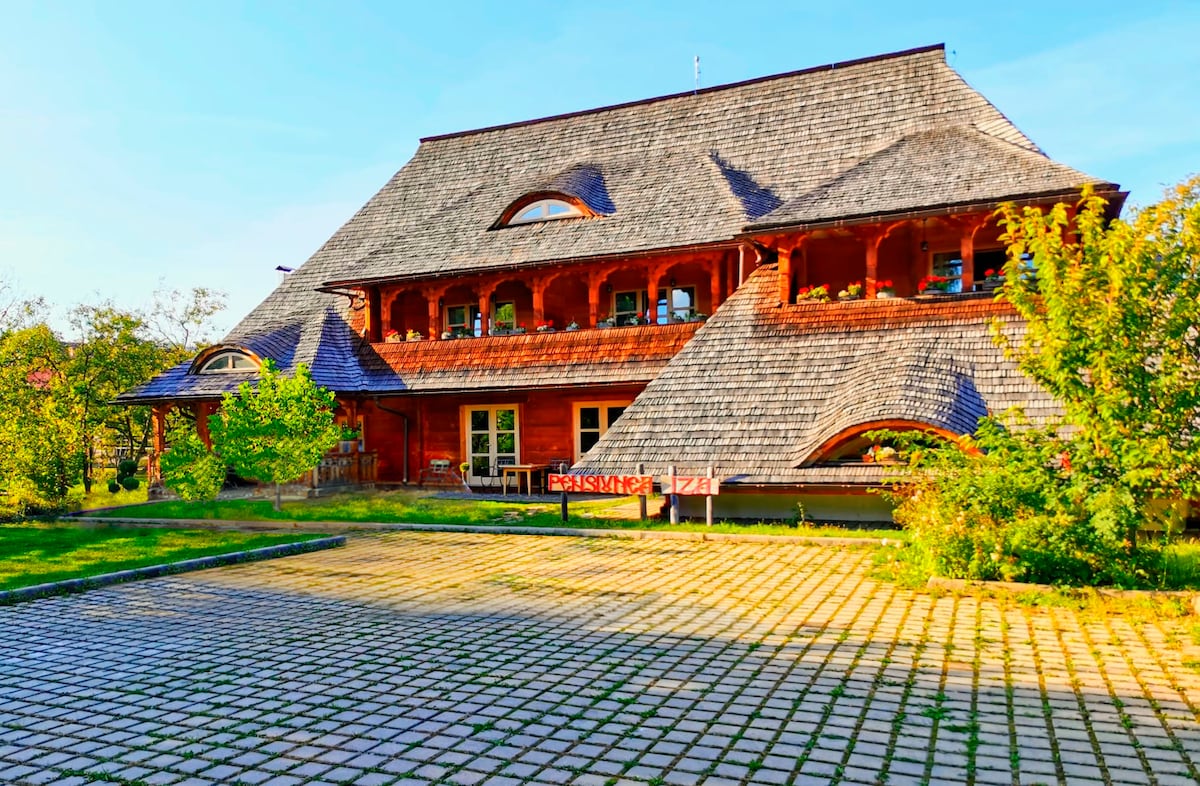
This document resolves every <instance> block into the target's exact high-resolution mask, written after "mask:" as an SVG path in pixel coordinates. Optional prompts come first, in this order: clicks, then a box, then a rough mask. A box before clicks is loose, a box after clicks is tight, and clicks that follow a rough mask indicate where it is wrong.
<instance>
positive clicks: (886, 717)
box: [0, 533, 1200, 786]
mask: <svg viewBox="0 0 1200 786" xmlns="http://www.w3.org/2000/svg"><path fill="white" fill-rule="evenodd" d="M870 559H871V552H870V551H869V550H866V549H863V550H853V549H846V550H839V549H834V548H821V547H810V546H803V545H796V544H763V543H703V542H673V541H663V540H653V541H652V540H646V541H632V540H607V539H603V540H602V539H586V538H553V537H530V536H497V535H461V534H447V533H389V534H383V535H371V536H361V537H356V538H353V539H352V540H351V542H350V544H349V545H348V546H347V547H346V548H344V549H339V550H336V551H326V552H319V553H316V554H310V555H303V556H296V557H288V558H286V559H280V560H275V561H271V562H264V563H258V564H253V565H245V566H238V567H231V568H223V569H219V570H211V571H206V572H203V573H193V574H188V575H183V576H178V577H174V578H169V579H160V580H153V581H144V582H139V583H136V584H128V585H124V586H120V587H113V588H108V589H104V590H98V591H93V592H90V593H87V594H85V595H78V596H73V597H66V598H55V599H44V600H40V601H35V602H32V603H26V604H21V605H18V606H12V607H8V608H2V609H0V783H4V784H44V783H56V784H83V783H89V782H92V783H115V784H187V786H203V785H204V784H237V783H242V784H270V786H292V785H293V784H294V785H297V786H298V785H299V784H307V785H308V786H316V785H317V784H339V783H340V784H363V785H364V786H380V785H383V784H395V783H406V784H407V783H414V784H415V783H422V784H428V783H448V784H449V783H456V784H475V783H481V784H492V785H495V784H510V785H512V786H517V784H565V783H572V784H606V783H609V784H626V783H639V784H647V783H649V784H679V785H680V786H684V785H686V784H700V783H702V784H706V786H719V785H723V784H782V783H835V782H836V783H846V784H871V783H876V784H881V783H886V784H888V786H897V785H898V784H907V783H968V784H970V783H975V784H1018V783H1020V784H1025V783H1054V782H1067V783H1078V784H1100V783H1108V784H1140V783H1158V784H1164V786H1166V785H1167V784H1184V783H1188V784H1191V783H1197V782H1200V778H1198V771H1197V768H1198V767H1200V723H1198V716H1197V707H1198V705H1200V675H1198V674H1197V672H1196V669H1197V667H1198V666H1200V647H1198V646H1197V645H1196V644H1195V642H1194V640H1193V638H1192V636H1193V630H1192V624H1193V622H1194V618H1191V619H1188V618H1184V619H1162V618H1155V617H1154V616H1152V615H1150V616H1147V617H1146V618H1144V619H1141V620H1137V619H1130V618H1127V617H1124V616H1103V615H1094V616H1093V615H1084V614H1081V613H1079V612H1076V611H1074V610H1070V609H1066V608H1028V607H1024V606H1021V605H1019V604H1016V603H1014V602H1011V601H1006V602H999V601H991V600H980V599H978V598H976V597H974V596H958V597H956V596H953V595H946V596H942V597H932V596H930V595H927V594H922V593H912V592H908V591H904V590H898V589H897V588H895V587H894V586H892V585H890V584H885V583H877V582H875V581H872V580H871V579H869V578H868V577H867V571H866V568H867V566H868V565H869V563H870Z"/></svg>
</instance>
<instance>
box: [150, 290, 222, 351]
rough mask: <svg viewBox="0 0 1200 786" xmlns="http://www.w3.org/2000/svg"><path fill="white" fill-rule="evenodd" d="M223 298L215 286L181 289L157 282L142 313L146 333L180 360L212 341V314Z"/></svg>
mask: <svg viewBox="0 0 1200 786" xmlns="http://www.w3.org/2000/svg"><path fill="white" fill-rule="evenodd" d="M225 300H226V295H225V293H224V292H220V291H218V290H215V289H206V288H205V287H195V288H193V289H192V290H190V291H188V292H183V291H181V290H178V289H167V288H165V287H161V286H160V287H159V288H158V289H156V290H155V291H154V305H153V306H152V307H151V309H150V313H149V314H148V315H147V317H146V322H147V325H148V327H149V329H150V334H151V336H152V337H153V338H154V340H155V341H157V342H158V343H159V344H161V345H162V346H164V347H166V348H168V349H170V350H172V351H173V353H174V354H175V356H176V358H177V359H176V362H179V361H182V360H184V359H186V358H187V357H189V356H190V355H192V354H194V353H195V352H196V351H197V350H198V349H202V348H203V347H205V346H207V345H209V344H211V343H212V342H213V336H212V327H213V326H212V318H213V317H214V316H216V315H217V314H219V313H221V312H222V311H224V310H225Z"/></svg>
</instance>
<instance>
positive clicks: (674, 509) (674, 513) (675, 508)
mask: <svg viewBox="0 0 1200 786" xmlns="http://www.w3.org/2000/svg"><path fill="white" fill-rule="evenodd" d="M667 473H668V475H667V476H668V477H669V478H670V479H671V497H670V499H671V525H672V526H674V525H676V524H678V523H679V495H678V494H676V493H675V465H674V464H672V465H671V466H670V467H668V468H667Z"/></svg>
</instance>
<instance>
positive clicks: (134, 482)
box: [121, 475, 142, 491]
mask: <svg viewBox="0 0 1200 786" xmlns="http://www.w3.org/2000/svg"><path fill="white" fill-rule="evenodd" d="M140 485H142V483H141V481H140V480H138V479H137V478H135V477H133V476H132V475H130V476H129V477H127V478H121V487H122V488H123V489H125V490H126V491H136V490H137V487H138V486H140Z"/></svg>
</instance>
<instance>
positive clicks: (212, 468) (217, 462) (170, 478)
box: [159, 426, 225, 502]
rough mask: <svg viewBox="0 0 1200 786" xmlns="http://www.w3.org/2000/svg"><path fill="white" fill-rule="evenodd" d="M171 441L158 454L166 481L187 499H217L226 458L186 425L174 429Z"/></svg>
mask: <svg viewBox="0 0 1200 786" xmlns="http://www.w3.org/2000/svg"><path fill="white" fill-rule="evenodd" d="M168 444H169V445H170V448H169V449H168V450H167V451H166V452H164V453H163V454H162V456H161V457H160V458H159V466H160V468H161V470H162V479H163V485H165V486H166V487H167V488H169V489H170V490H171V491H174V492H175V493H176V494H178V495H179V497H180V499H183V500H185V501H187V502H209V501H212V500H214V499H216V498H217V494H218V493H220V491H221V486H222V485H223V484H224V483H225V462H224V461H222V460H221V458H220V457H219V456H217V455H216V454H215V453H214V452H213V451H211V450H210V449H209V448H208V446H207V445H205V444H204V441H203V440H201V439H200V437H199V436H197V435H196V432H195V430H194V429H192V428H190V427H187V426H184V427H180V428H178V429H176V430H175V431H173V432H172V433H171V434H170V438H169V439H168Z"/></svg>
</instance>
